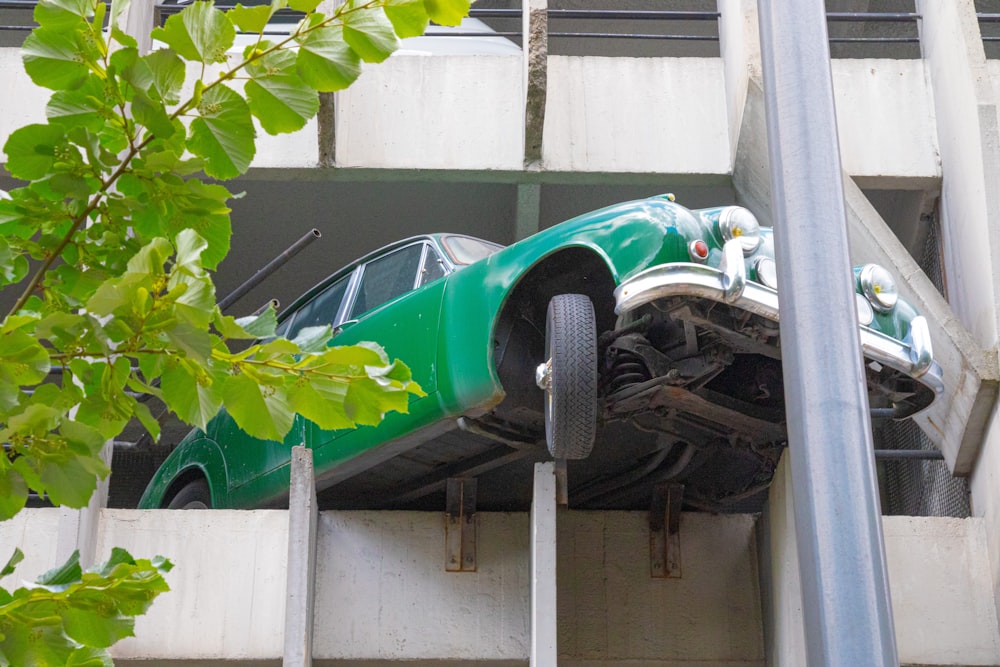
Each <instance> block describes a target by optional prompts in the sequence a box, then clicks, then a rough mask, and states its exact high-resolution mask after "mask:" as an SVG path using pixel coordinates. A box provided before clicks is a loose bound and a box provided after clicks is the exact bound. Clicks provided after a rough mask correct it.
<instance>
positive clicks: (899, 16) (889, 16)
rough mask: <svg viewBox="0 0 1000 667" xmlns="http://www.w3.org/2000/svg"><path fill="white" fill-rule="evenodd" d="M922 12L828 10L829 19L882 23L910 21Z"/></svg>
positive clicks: (844, 21) (847, 21)
mask: <svg viewBox="0 0 1000 667" xmlns="http://www.w3.org/2000/svg"><path fill="white" fill-rule="evenodd" d="M919 18H920V14H916V13H914V12H827V13H826V20H827V21H838V22H842V23H849V22H857V23H869V22H872V23H874V22H881V23H908V22H910V21H916V20H917V19H919Z"/></svg>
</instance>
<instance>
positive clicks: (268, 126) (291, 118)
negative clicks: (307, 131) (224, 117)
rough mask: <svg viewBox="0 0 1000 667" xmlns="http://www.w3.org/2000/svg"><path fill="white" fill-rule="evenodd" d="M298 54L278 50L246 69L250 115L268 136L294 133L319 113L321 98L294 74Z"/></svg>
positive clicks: (246, 89)
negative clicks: (248, 77) (248, 78)
mask: <svg viewBox="0 0 1000 667" xmlns="http://www.w3.org/2000/svg"><path fill="white" fill-rule="evenodd" d="M295 61H296V57H295V54H294V53H292V52H290V51H275V52H273V53H270V54H268V55H267V56H266V57H265V58H262V59H261V61H260V62H259V63H254V64H253V65H251V66H250V67H248V68H247V73H248V74H250V81H248V82H247V83H246V88H245V92H246V95H247V102H248V104H249V105H250V112H251V113H252V114H253V115H254V116H255V117H256V118H257V120H258V121H260V125H261V127H262V128H264V131H266V132H267V133H268V134H281V133H284V132H295V131H296V130H300V129H302V128H303V127H304V126H305V124H306V121H308V120H309V119H310V118H312V117H313V116H315V115H316V112H317V111H319V96H318V95H317V94H316V91H315V90H313V89H312V88H311V87H310V86H308V85H306V83H305V81H303V80H302V78H301V77H300V76H298V74H296V73H295V69H294V67H295Z"/></svg>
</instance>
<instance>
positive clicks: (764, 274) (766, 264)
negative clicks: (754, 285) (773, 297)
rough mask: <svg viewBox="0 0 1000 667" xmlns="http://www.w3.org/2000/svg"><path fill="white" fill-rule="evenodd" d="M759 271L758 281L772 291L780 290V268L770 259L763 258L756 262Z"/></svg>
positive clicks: (755, 266)
mask: <svg viewBox="0 0 1000 667" xmlns="http://www.w3.org/2000/svg"><path fill="white" fill-rule="evenodd" d="M754 269H755V270H756V271H757V281H758V282H760V283H763V284H764V285H767V286H768V287H770V288H771V289H778V266H777V265H776V264H775V263H774V260H773V259H771V258H770V257H761V258H760V259H758V260H757V261H756V262H754Z"/></svg>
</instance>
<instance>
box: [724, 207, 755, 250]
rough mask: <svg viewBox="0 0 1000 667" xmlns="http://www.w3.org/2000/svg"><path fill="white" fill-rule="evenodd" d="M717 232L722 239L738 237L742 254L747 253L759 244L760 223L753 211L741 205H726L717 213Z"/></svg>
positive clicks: (729, 239)
mask: <svg viewBox="0 0 1000 667" xmlns="http://www.w3.org/2000/svg"><path fill="white" fill-rule="evenodd" d="M719 233H720V234H722V239H723V241H731V240H732V239H739V240H740V245H741V246H742V247H743V254H744V255H749V254H750V253H752V252H753V251H754V250H756V249H757V247H758V246H760V223H759V222H757V218H755V217H754V216H753V213H751V212H750V211H748V210H746V209H745V208H743V207H742V206H727V207H726V208H724V209H722V213H720V214H719Z"/></svg>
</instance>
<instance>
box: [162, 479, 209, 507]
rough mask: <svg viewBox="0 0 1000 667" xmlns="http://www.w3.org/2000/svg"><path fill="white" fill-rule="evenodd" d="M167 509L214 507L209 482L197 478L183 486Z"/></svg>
mask: <svg viewBox="0 0 1000 667" xmlns="http://www.w3.org/2000/svg"><path fill="white" fill-rule="evenodd" d="M167 509H171V510H209V509H212V494H211V492H210V491H209V490H208V482H206V481H205V480H204V479H197V480H195V481H193V482H190V483H188V484H187V485H186V486H183V487H181V490H180V491H178V492H177V495H175V496H174V497H173V498H171V499H170V503H168V504H167Z"/></svg>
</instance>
